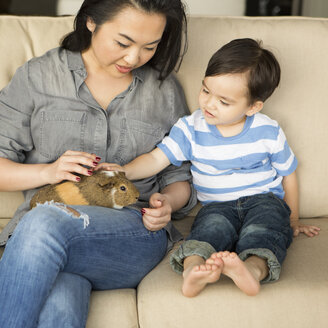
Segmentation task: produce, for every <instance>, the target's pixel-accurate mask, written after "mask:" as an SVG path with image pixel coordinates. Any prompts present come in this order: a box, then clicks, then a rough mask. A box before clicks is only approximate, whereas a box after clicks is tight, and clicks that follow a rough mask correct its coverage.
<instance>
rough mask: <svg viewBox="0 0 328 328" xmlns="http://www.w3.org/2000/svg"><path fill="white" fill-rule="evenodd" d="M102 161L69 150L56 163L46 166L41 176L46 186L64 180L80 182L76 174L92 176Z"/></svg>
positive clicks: (86, 154)
mask: <svg viewBox="0 0 328 328" xmlns="http://www.w3.org/2000/svg"><path fill="white" fill-rule="evenodd" d="M100 159H101V158H100V157H97V156H96V155H95V154H89V153H85V152H79V151H73V150H67V151H66V152H65V153H64V154H63V155H62V156H60V157H59V158H58V159H57V160H56V161H55V162H53V163H51V164H48V165H46V166H45V167H44V168H43V169H42V170H41V172H40V175H41V177H42V179H43V180H44V184H55V183H59V182H61V181H63V180H68V181H74V182H78V181H79V180H80V178H79V177H77V176H76V175H75V174H74V173H77V174H82V175H87V176H88V175H92V171H93V169H94V168H95V167H96V166H97V165H98V162H99V161H100ZM83 165H84V166H86V167H84V166H83Z"/></svg>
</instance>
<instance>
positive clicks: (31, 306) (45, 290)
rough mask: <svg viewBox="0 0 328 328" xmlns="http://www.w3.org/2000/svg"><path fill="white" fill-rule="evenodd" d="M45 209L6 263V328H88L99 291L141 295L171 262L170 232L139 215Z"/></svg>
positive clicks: (20, 229) (1, 293)
mask: <svg viewBox="0 0 328 328" xmlns="http://www.w3.org/2000/svg"><path fill="white" fill-rule="evenodd" d="M73 208H74V209H75V210H76V211H78V212H77V214H82V216H84V218H85V217H86V216H88V218H89V225H88V226H87V227H84V222H83V219H81V218H79V217H78V215H73V214H72V213H70V212H67V211H66V210H65V209H63V208H60V207H58V206H57V205H49V204H47V205H39V206H37V207H36V208H34V209H33V210H31V211H29V212H28V213H27V214H26V215H25V216H24V217H23V219H22V220H21V222H20V223H19V225H18V226H17V227H16V229H15V231H14V234H13V235H12V237H11V238H10V240H9V241H8V243H7V245H6V249H5V252H4V254H3V257H2V258H1V261H0V309H1V310H0V327H6V328H29V327H48V328H50V327H56V328H57V327H78V328H81V327H84V326H85V323H86V318H87V313H88V306H89V297H90V291H91V288H93V289H96V290H105V289H117V288H135V287H136V286H137V285H138V283H139V282H140V281H141V279H142V278H143V277H144V276H145V275H146V274H147V273H148V272H149V271H150V270H151V269H152V268H153V267H155V266H156V264H157V263H158V262H159V261H160V260H161V259H162V258H163V257H164V255H165V254H166V249H167V234H166V231H165V230H164V229H162V230H160V231H157V232H150V231H148V230H147V229H146V228H145V227H144V225H143V223H142V218H141V213H139V211H137V210H133V209H122V210H115V209H109V208H103V207H92V206H73Z"/></svg>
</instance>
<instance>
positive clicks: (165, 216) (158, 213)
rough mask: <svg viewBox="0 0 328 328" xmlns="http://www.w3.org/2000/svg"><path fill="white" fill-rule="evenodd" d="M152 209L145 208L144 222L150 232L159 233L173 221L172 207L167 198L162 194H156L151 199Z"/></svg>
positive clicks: (143, 212) (143, 211)
mask: <svg viewBox="0 0 328 328" xmlns="http://www.w3.org/2000/svg"><path fill="white" fill-rule="evenodd" d="M149 205H150V208H143V209H142V210H141V212H142V214H143V215H142V221H143V224H144V226H145V227H146V228H147V229H148V230H150V231H158V230H161V229H162V228H164V227H165V226H166V225H167V224H168V223H169V222H170V221H171V213H172V207H171V205H170V202H169V201H168V199H167V197H166V196H165V195H163V194H160V193H154V194H152V195H151V197H150V199H149Z"/></svg>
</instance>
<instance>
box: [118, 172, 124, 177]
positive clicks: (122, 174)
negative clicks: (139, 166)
mask: <svg viewBox="0 0 328 328" xmlns="http://www.w3.org/2000/svg"><path fill="white" fill-rule="evenodd" d="M117 174H118V175H120V176H121V177H123V178H125V172H121V171H117Z"/></svg>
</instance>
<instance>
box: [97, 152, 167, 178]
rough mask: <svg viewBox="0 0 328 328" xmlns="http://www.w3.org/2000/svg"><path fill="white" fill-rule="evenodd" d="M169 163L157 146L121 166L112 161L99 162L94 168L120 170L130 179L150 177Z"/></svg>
mask: <svg viewBox="0 0 328 328" xmlns="http://www.w3.org/2000/svg"><path fill="white" fill-rule="evenodd" d="M169 165H170V161H169V159H168V158H167V157H166V155H165V154H164V153H163V151H162V150H160V149H159V148H155V149H154V150H153V151H151V152H150V153H147V154H143V155H140V156H138V157H136V158H135V159H134V160H133V161H131V162H130V163H128V164H125V165H123V166H120V165H118V164H114V163H100V164H99V165H97V167H96V168H95V170H96V171H97V170H109V171H115V170H117V171H122V172H125V176H126V177H127V178H128V179H130V180H138V179H144V178H148V177H151V176H153V175H155V174H157V173H158V172H160V171H162V170H163V169H165V168H166V167H167V166H169Z"/></svg>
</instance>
